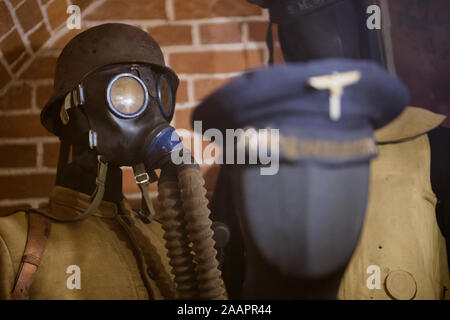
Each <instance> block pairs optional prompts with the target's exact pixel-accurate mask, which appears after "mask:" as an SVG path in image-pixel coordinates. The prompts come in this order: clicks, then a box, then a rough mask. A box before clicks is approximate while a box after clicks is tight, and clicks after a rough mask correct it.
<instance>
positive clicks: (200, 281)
mask: <svg viewBox="0 0 450 320" xmlns="http://www.w3.org/2000/svg"><path fill="white" fill-rule="evenodd" d="M204 183H205V181H204V180H203V178H202V176H201V174H200V168H199V166H198V165H178V166H175V165H173V164H171V163H169V164H167V165H166V166H165V167H164V168H163V169H162V171H161V176H160V178H159V182H158V193H159V195H158V200H159V201H160V204H161V209H162V211H161V222H162V227H163V229H164V231H165V235H164V238H165V239H166V242H167V243H166V248H167V250H168V256H169V260H170V265H171V266H172V268H173V274H174V275H175V282H176V284H177V287H178V291H179V297H180V298H181V299H193V298H194V299H195V298H198V299H210V300H220V299H226V293H225V286H224V283H223V280H222V277H221V272H220V270H219V269H218V265H219V263H218V261H217V259H216V255H217V251H216V249H215V248H214V245H215V242H214V240H213V231H212V229H211V224H212V222H211V220H210V219H209V214H210V211H209V209H208V207H207V204H208V200H207V199H206V197H205V195H206V190H205V188H204V187H203V186H204Z"/></svg>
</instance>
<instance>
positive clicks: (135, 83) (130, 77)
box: [106, 73, 148, 118]
mask: <svg viewBox="0 0 450 320" xmlns="http://www.w3.org/2000/svg"><path fill="white" fill-rule="evenodd" d="M106 100H107V101H108V106H109V109H110V110H111V111H112V112H113V113H114V114H116V115H117V116H119V117H122V118H136V117H138V116H140V115H141V114H142V113H143V112H144V111H145V110H146V108H147V105H148V90H147V87H146V86H145V84H144V82H143V81H142V80H141V79H140V78H139V77H137V76H135V75H134V74H131V73H122V74H119V75H117V76H115V77H114V78H113V79H112V80H111V81H110V82H109V84H108V87H107V90H106Z"/></svg>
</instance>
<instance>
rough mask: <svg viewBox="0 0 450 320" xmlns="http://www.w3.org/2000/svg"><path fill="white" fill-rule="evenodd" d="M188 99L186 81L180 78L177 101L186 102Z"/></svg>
mask: <svg viewBox="0 0 450 320" xmlns="http://www.w3.org/2000/svg"><path fill="white" fill-rule="evenodd" d="M188 100H189V98H188V90H187V81H183V80H182V81H180V85H179V86H178V90H177V102H187V101H188Z"/></svg>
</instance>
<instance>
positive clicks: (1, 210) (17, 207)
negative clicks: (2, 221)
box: [0, 203, 31, 216]
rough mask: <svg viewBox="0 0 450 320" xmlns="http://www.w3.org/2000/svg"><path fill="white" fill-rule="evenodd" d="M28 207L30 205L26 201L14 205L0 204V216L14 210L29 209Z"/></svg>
mask: <svg viewBox="0 0 450 320" xmlns="http://www.w3.org/2000/svg"><path fill="white" fill-rule="evenodd" d="M30 208H31V206H30V205H29V204H27V203H22V204H17V205H14V206H1V207H0V216H5V215H8V214H11V213H13V212H14V211H18V210H26V209H30Z"/></svg>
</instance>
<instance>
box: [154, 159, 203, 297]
mask: <svg viewBox="0 0 450 320" xmlns="http://www.w3.org/2000/svg"><path fill="white" fill-rule="evenodd" d="M158 200H159V203H160V206H161V223H162V227H163V229H164V231H165V233H164V239H166V248H167V251H168V256H169V263H170V265H171V266H172V272H173V274H174V275H175V283H176V285H177V289H178V294H179V298H180V299H195V298H197V297H198V292H197V275H196V271H195V264H194V262H193V255H192V254H191V247H190V245H189V244H190V241H189V239H188V237H187V230H186V221H185V219H184V211H183V209H182V205H181V199H180V191H179V189H178V178H177V170H176V167H175V166H166V167H165V168H164V169H163V170H162V171H161V176H160V178H159V181H158Z"/></svg>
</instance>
